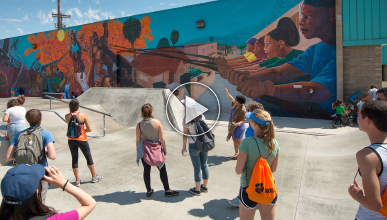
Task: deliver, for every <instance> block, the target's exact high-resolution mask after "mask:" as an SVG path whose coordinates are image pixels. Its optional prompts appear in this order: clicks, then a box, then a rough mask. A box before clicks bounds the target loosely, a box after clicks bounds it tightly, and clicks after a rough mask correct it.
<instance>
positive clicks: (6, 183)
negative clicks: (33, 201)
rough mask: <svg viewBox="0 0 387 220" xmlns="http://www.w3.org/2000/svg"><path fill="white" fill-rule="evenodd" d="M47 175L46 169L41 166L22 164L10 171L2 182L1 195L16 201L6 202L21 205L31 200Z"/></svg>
mask: <svg viewBox="0 0 387 220" xmlns="http://www.w3.org/2000/svg"><path fill="white" fill-rule="evenodd" d="M44 174H45V169H44V167H43V166H42V165H40V164H33V165H31V166H30V165H27V164H20V165H18V166H16V167H13V168H11V169H9V170H8V172H7V173H6V174H5V176H4V177H3V180H1V194H2V195H3V198H4V197H5V196H9V197H13V198H15V199H17V200H16V201H9V200H5V199H4V201H5V202H6V203H8V204H12V205H17V204H19V205H21V204H22V202H23V201H25V200H27V199H29V198H30V197H31V196H32V195H34V193H35V192H36V190H37V189H38V187H39V182H40V180H41V179H42V178H43V176H44Z"/></svg>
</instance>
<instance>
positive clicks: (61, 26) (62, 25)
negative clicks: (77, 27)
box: [52, 0, 70, 29]
mask: <svg viewBox="0 0 387 220" xmlns="http://www.w3.org/2000/svg"><path fill="white" fill-rule="evenodd" d="M52 17H53V18H55V17H58V23H55V28H58V29H61V28H65V27H66V25H64V24H63V23H62V18H70V15H64V14H61V13H60V0H58V14H54V13H52Z"/></svg>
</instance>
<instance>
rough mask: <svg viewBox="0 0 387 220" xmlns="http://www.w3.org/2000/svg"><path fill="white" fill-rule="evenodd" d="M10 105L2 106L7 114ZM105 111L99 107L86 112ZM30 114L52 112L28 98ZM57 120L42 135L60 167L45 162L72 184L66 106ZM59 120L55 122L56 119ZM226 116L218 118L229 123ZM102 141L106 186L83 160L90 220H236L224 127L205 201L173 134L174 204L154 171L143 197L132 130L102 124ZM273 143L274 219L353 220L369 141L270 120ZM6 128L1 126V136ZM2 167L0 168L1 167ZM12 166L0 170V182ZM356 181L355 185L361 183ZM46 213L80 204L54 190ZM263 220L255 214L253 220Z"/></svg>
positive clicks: (97, 124)
mask: <svg viewBox="0 0 387 220" xmlns="http://www.w3.org/2000/svg"><path fill="white" fill-rule="evenodd" d="M7 101H8V99H0V106H3V108H0V110H4V109H5V108H4V107H5V106H6V102H7ZM87 106H88V107H94V108H97V109H98V110H103V108H102V107H101V106H98V105H87ZM25 107H26V108H27V110H28V109H31V108H38V109H41V110H48V109H49V100H43V99H39V98H27V100H26V104H25ZM53 109H54V110H55V111H56V112H57V114H56V113H54V112H50V111H43V123H42V127H43V128H44V129H47V130H49V131H51V132H52V133H53V135H54V137H55V140H56V143H55V148H56V149H57V159H56V160H55V161H49V165H54V166H57V167H58V168H59V170H60V171H61V172H62V173H63V174H64V175H65V177H66V178H68V179H69V180H70V181H72V182H73V181H74V176H73V174H72V169H71V156H70V151H69V150H68V147H67V138H66V135H65V130H66V124H65V123H64V122H63V121H62V119H61V118H60V117H59V116H61V117H63V116H64V114H65V113H67V112H68V107H67V105H66V104H64V103H60V102H53ZM81 111H82V112H85V113H86V114H88V115H89V118H90V119H91V124H92V129H93V133H92V134H91V135H93V136H98V135H101V134H102V128H103V123H102V116H101V115H97V114H95V113H91V112H89V111H87V110H81ZM58 115H59V116H58ZM227 117H228V116H227V115H222V116H221V118H222V119H225V120H227ZM107 119H108V120H107V136H106V137H103V138H89V144H90V146H91V152H92V155H93V160H94V162H95V166H96V170H97V172H98V173H100V174H101V175H103V176H104V180H103V181H102V182H99V183H95V184H92V183H90V182H89V181H90V180H91V175H90V172H89V171H88V169H87V166H86V161H85V159H84V158H83V157H82V156H80V160H79V172H80V176H81V180H82V181H83V183H82V184H81V188H82V189H83V190H85V191H86V192H88V193H89V194H91V195H92V196H93V197H94V198H95V199H96V200H97V207H96V209H95V210H94V211H93V212H92V213H91V214H90V215H89V216H88V218H87V219H154V218H157V219H199V218H200V219H216V220H218V219H219V220H221V219H222V220H223V219H239V213H238V208H236V207H232V206H230V205H228V204H227V203H226V199H231V198H234V197H235V196H236V195H237V193H238V190H239V176H238V175H237V174H236V173H235V171H234V170H235V161H234V160H230V159H229V156H231V155H232V154H233V153H234V152H233V144H232V142H226V141H225V137H226V132H227V126H226V122H224V121H221V122H219V124H218V126H216V127H215V128H214V130H213V132H214V133H215V135H216V148H215V149H214V150H213V151H212V152H210V156H209V160H208V163H209V171H210V180H209V186H208V187H209V193H207V194H202V195H201V196H196V197H194V196H192V195H191V194H190V193H188V192H187V190H188V189H189V188H191V187H193V186H194V181H193V167H192V164H191V161H190V158H189V156H187V157H183V156H182V155H181V153H180V152H181V148H182V137H181V135H179V134H178V133H176V132H172V131H167V132H165V139H166V145H167V150H168V155H167V159H166V166H167V171H168V177H169V183H170V186H171V188H172V189H174V190H180V191H181V194H180V196H178V197H172V198H167V197H164V193H163V191H162V189H163V188H162V184H161V181H160V179H159V172H158V170H157V169H156V168H153V171H152V174H151V175H152V176H151V178H152V188H154V189H155V193H154V194H153V195H152V197H150V198H147V197H146V196H145V191H146V189H145V186H144V182H143V178H142V172H143V168H142V166H141V164H140V166H137V164H136V162H135V155H136V151H135V148H136V146H135V129H134V128H130V127H126V126H123V125H120V124H119V123H117V122H116V121H114V120H113V119H109V118H107ZM274 123H275V125H276V131H277V132H276V138H277V140H278V142H279V144H280V148H281V150H280V157H279V165H278V169H277V172H275V173H274V177H275V179H276V184H277V188H278V191H279V200H278V206H277V208H276V219H283V220H289V219H297V220H304V219H314V220H319V219H324V220H326V219H332V220H337V219H354V216H355V213H356V210H357V207H358V204H357V203H356V202H355V201H353V200H352V198H351V197H350V196H349V194H348V192H347V188H348V186H349V184H350V183H351V182H352V181H353V177H354V175H355V172H356V170H357V164H356V159H355V153H356V152H357V151H358V150H359V149H361V148H363V147H365V146H367V145H368V144H369V140H368V138H367V137H366V135H365V134H364V133H363V132H360V131H358V129H357V128H356V127H344V128H340V129H331V121H327V120H314V119H294V118H274ZM4 129H5V124H4V123H0V130H4ZM3 134H4V132H0V136H1V137H0V140H1V147H0V159H2V158H3V157H4V153H5V151H6V148H7V147H8V144H9V143H8V141H5V140H4V135H3ZM2 165H4V162H2ZM9 168H10V166H0V176H3V175H4V174H5V173H6V171H7V170H8V169H9ZM358 180H360V179H359V178H358ZM47 203H48V205H50V206H52V207H55V208H56V209H57V210H58V211H60V212H65V211H69V210H72V209H74V208H76V207H78V206H79V205H78V203H77V201H76V200H75V199H74V198H73V197H72V196H70V195H68V194H67V193H64V192H63V191H62V190H61V189H58V188H54V187H51V188H50V189H49V192H48V196H47ZM255 219H260V217H259V213H258V212H257V215H256V218H255Z"/></svg>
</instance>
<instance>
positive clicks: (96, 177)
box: [91, 173, 103, 183]
mask: <svg viewBox="0 0 387 220" xmlns="http://www.w3.org/2000/svg"><path fill="white" fill-rule="evenodd" d="M102 179H103V176H100V175H99V174H98V173H97V175H96V176H95V177H93V178H91V182H92V183H96V182H99V181H101V180H102Z"/></svg>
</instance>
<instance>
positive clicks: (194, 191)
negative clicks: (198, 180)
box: [188, 187, 200, 196]
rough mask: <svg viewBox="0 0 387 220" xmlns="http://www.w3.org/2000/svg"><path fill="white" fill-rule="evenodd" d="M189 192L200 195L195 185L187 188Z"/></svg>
mask: <svg viewBox="0 0 387 220" xmlns="http://www.w3.org/2000/svg"><path fill="white" fill-rule="evenodd" d="M188 191H189V192H190V193H192V194H194V195H195V196H200V191H196V187H193V188H191V189H189V190H188Z"/></svg>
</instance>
